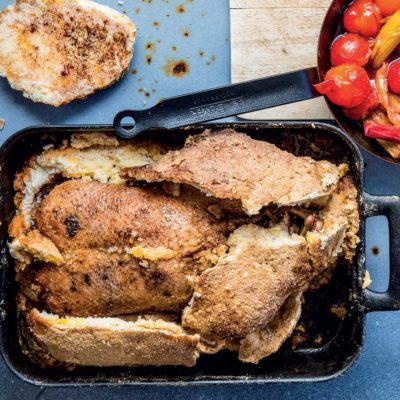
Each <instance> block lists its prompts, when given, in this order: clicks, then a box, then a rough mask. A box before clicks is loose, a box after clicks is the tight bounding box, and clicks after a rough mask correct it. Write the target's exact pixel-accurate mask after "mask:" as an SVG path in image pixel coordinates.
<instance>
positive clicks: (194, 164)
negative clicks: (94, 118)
mask: <svg viewBox="0 0 400 400" xmlns="http://www.w3.org/2000/svg"><path fill="white" fill-rule="evenodd" d="M122 176H123V177H124V178H126V179H130V180H137V181H146V182H163V181H167V182H173V183H185V184H187V185H191V186H194V187H196V188H198V189H200V190H202V191H203V192H205V193H206V194H207V195H211V196H214V197H216V198H219V199H229V200H239V201H240V202H241V203H242V206H243V209H244V210H245V211H246V213H247V214H249V215H254V214H257V213H258V212H259V211H260V209H261V208H262V207H263V206H268V205H269V204H271V203H274V204H277V205H278V206H287V205H295V204H300V203H302V202H307V201H310V200H314V199H318V198H321V197H324V196H327V195H330V194H331V193H332V192H333V191H334V190H335V188H336V186H337V184H338V181H339V169H338V167H336V166H335V165H333V164H331V163H330V162H328V161H315V160H313V159H311V158H309V157H296V156H295V155H293V154H290V153H288V152H286V151H283V150H280V149H278V148H277V147H276V146H274V145H273V144H270V143H267V142H265V141H261V140H254V139H252V138H250V137H249V136H247V135H245V134H242V133H238V132H236V131H234V130H233V129H225V130H222V131H220V132H210V131H206V132H204V133H203V134H201V135H198V136H195V137H190V138H189V139H188V140H187V141H186V144H185V146H184V148H183V149H181V150H178V151H171V152H169V153H167V154H166V155H165V156H164V157H162V158H161V159H160V160H158V161H156V162H154V163H152V164H149V165H147V166H143V167H134V168H127V169H125V170H123V172H122Z"/></svg>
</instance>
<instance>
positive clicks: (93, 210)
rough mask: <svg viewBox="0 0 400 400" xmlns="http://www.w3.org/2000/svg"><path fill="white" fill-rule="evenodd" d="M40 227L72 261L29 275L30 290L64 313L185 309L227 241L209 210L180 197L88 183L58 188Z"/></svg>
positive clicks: (43, 208) (41, 211)
mask: <svg viewBox="0 0 400 400" xmlns="http://www.w3.org/2000/svg"><path fill="white" fill-rule="evenodd" d="M36 225H37V229H38V230H39V231H40V232H41V233H42V234H43V235H45V237H46V238H48V239H50V240H52V241H53V242H54V243H55V244H56V246H57V247H58V249H60V251H61V253H62V255H63V259H64V263H63V264H62V265H60V266H58V267H56V266H55V265H52V264H46V265H44V266H42V267H39V269H37V270H35V272H34V274H33V275H32V274H26V279H25V280H24V279H22V280H23V285H22V286H23V290H24V292H25V293H26V295H27V296H28V297H30V298H33V300H35V301H39V302H41V304H43V306H44V307H45V309H46V310H47V311H50V312H53V313H56V314H59V315H73V316H90V315H96V316H113V315H119V314H130V313H137V312H142V311H148V310H151V311H181V310H182V309H183V308H184V306H185V304H186V303H187V301H188V300H189V299H190V297H191V294H192V292H193V285H192V283H191V282H192V281H193V279H194V278H195V277H196V276H198V275H199V274H200V273H201V272H202V270H203V269H205V268H207V267H209V266H210V265H212V263H213V261H212V259H213V258H215V257H216V256H217V254H218V253H219V252H221V251H222V252H223V251H224V249H225V246H224V243H225V241H226V239H225V237H224V236H223V234H222V233H221V232H222V230H221V229H220V227H219V225H218V224H216V223H212V220H211V217H210V215H209V214H208V213H207V212H206V211H204V210H202V209H200V208H196V207H194V206H193V205H188V204H186V203H185V202H184V201H182V200H181V199H179V198H173V197H170V196H166V195H164V194H160V193H158V192H155V191H149V190H144V189H140V188H133V187H126V186H121V185H110V184H102V183H96V182H85V181H67V182H64V183H62V184H61V185H58V186H56V187H55V188H54V189H53V190H52V191H51V192H50V193H49V195H48V196H47V197H46V198H45V199H44V200H43V202H42V203H41V205H40V207H39V208H38V210H37V213H36Z"/></svg>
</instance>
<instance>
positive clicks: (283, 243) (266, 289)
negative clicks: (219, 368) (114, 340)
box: [182, 225, 311, 338]
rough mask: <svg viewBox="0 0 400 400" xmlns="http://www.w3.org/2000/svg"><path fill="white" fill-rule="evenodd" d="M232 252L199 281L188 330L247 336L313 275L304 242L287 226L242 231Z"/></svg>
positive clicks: (187, 317)
mask: <svg viewBox="0 0 400 400" xmlns="http://www.w3.org/2000/svg"><path fill="white" fill-rule="evenodd" d="M228 244H229V245H230V246H231V248H230V251H229V253H228V254H227V255H226V256H225V257H223V258H222V259H221V260H220V261H219V262H218V264H217V265H216V266H215V267H213V268H210V269H208V270H206V271H205V272H204V273H203V274H202V275H201V276H200V278H199V279H198V282H197V284H196V286H195V293H194V295H193V298H192V301H191V304H190V305H189V307H188V308H186V310H185V311H184V315H183V320H182V323H183V326H184V327H187V328H190V329H193V330H194V331H196V332H199V333H200V334H202V335H205V336H206V337H207V336H212V335H216V336H218V337H220V338H243V337H245V336H247V335H248V334H250V333H251V332H254V331H256V330H259V329H262V328H264V327H266V326H267V324H268V323H269V322H270V321H271V319H272V318H273V317H274V315H275V314H276V312H277V311H278V310H279V309H280V307H281V306H282V304H283V303H284V302H285V300H286V299H287V297H288V296H289V295H290V294H292V293H293V292H294V291H299V290H301V289H302V288H304V285H305V284H306V282H307V278H309V277H310V275H311V274H310V266H309V264H308V262H309V257H308V254H307V246H306V242H305V240H304V238H302V237H300V236H298V235H289V234H287V232H286V231H284V230H283V228H282V227H281V226H276V227H274V228H271V229H265V228H261V227H257V226H255V225H248V226H243V227H241V228H239V229H238V230H236V231H235V232H234V233H233V235H232V236H231V238H230V239H229V241H228Z"/></svg>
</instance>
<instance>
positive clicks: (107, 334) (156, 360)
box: [26, 309, 199, 367]
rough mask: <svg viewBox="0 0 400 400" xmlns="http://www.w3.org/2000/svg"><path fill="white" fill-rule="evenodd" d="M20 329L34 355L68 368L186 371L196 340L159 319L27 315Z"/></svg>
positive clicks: (194, 355)
mask: <svg viewBox="0 0 400 400" xmlns="http://www.w3.org/2000/svg"><path fill="white" fill-rule="evenodd" d="M26 329H27V330H28V336H31V338H29V339H30V342H32V339H33V342H34V343H30V345H31V347H33V351H34V352H35V353H36V354H37V353H38V350H39V349H40V350H41V351H42V352H43V353H45V354H46V355H47V358H50V359H53V360H54V359H55V360H57V361H58V362H61V363H67V364H72V365H83V366H96V367H111V366H143V365H155V366H159V365H184V366H187V367H191V366H193V365H195V364H196V360H197V357H198V352H197V349H196V347H197V344H198V342H199V336H198V335H189V334H186V333H185V332H184V330H183V329H182V328H181V327H180V326H179V325H177V324H175V323H172V322H166V321H164V320H160V319H158V320H146V319H142V318H139V319H138V320H136V321H127V320H124V319H119V318H59V317H58V316H56V315H52V314H47V313H45V312H39V311H38V310H37V309H33V310H31V311H30V312H29V313H28V314H27V316H26ZM40 350H39V351H40ZM43 358H44V359H45V360H44V361H45V363H46V364H49V363H50V362H49V361H50V360H46V357H43Z"/></svg>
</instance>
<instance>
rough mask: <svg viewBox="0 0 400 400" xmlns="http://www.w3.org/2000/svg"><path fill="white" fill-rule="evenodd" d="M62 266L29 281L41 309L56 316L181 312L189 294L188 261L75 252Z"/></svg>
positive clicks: (191, 272) (28, 288) (27, 287)
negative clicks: (155, 260)
mask: <svg viewBox="0 0 400 400" xmlns="http://www.w3.org/2000/svg"><path fill="white" fill-rule="evenodd" d="M65 258H66V260H67V261H66V262H65V264H64V265H62V266H61V267H58V268H57V267H54V266H52V265H48V266H44V267H42V268H40V269H39V270H38V271H37V272H35V274H34V277H33V279H32V281H26V282H24V286H23V289H24V291H25V292H27V293H30V292H31V291H32V287H34V288H35V291H36V293H37V294H36V296H35V298H39V299H40V302H41V304H42V306H43V307H44V309H45V310H47V311H49V312H52V313H54V314H58V315H72V316H81V317H87V316H113V315H121V314H131V313H138V312H143V311H149V310H152V311H181V310H182V309H183V308H184V307H185V305H186V304H187V302H188V301H189V299H190V297H191V295H192V290H193V288H192V284H191V282H190V280H189V279H188V278H187V275H193V276H196V275H197V271H196V270H195V266H194V265H193V263H194V262H193V261H192V259H187V260H179V259H172V260H164V261H157V262H151V261H141V260H138V259H136V258H133V257H129V256H128V257H127V256H125V255H123V254H118V253H106V252H101V251H98V250H74V251H70V252H67V253H65Z"/></svg>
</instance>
